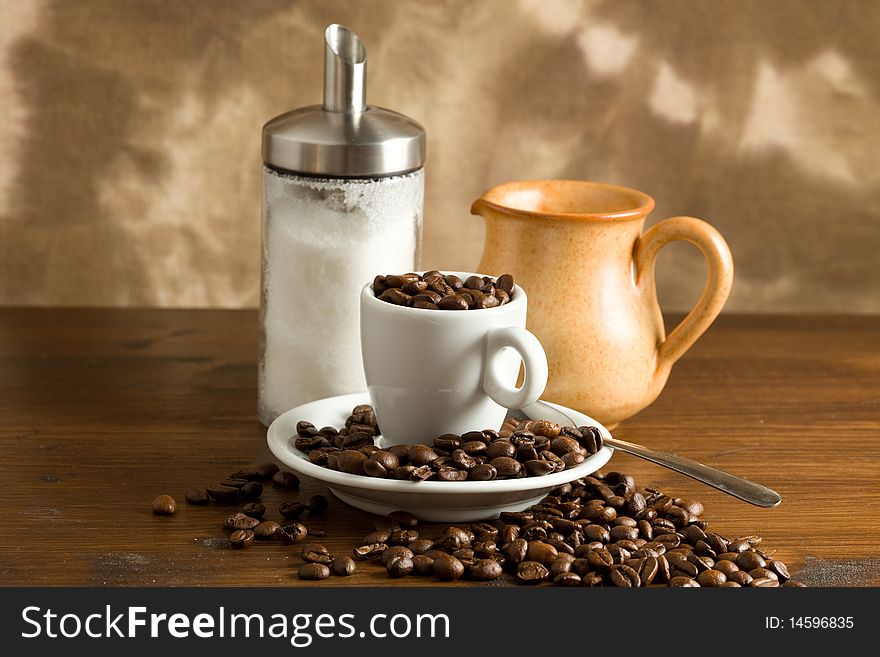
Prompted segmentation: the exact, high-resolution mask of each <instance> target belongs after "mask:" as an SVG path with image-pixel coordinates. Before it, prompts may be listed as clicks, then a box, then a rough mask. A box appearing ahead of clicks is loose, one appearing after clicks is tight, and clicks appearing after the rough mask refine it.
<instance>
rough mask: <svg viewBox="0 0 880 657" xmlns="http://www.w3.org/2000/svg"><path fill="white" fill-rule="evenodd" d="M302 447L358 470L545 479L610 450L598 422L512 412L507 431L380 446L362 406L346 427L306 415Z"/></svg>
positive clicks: (300, 426)
mask: <svg viewBox="0 0 880 657" xmlns="http://www.w3.org/2000/svg"><path fill="white" fill-rule="evenodd" d="M296 432H297V436H298V437H297V438H296V439H295V440H294V445H295V447H296V448H297V449H299V450H301V451H303V452H305V453H307V454H308V458H309V461H310V462H312V463H314V464H315V465H320V466H323V467H325V468H330V469H331V470H339V471H340V472H345V473H348V474H353V475H365V476H368V477H383V478H391V479H403V480H408V481H427V480H431V481H490V480H492V479H515V478H518V477H541V476H544V475H548V474H550V473H552V472H560V471H562V470H565V469H566V468H571V467H574V466H576V465H579V464H580V463H583V462H584V460H585V459H586V458H587V457H588V456H590V455H591V454H595V453H596V452H598V451H599V450H600V449H602V434H601V432H600V431H599V428H598V427H595V426H583V427H563V426H560V425H559V424H556V423H554V422H549V421H547V420H527V421H517V420H513V419H510V418H508V419H507V420H505V422H504V424H503V425H502V427H501V429H500V430H498V431H495V430H493V429H485V430H483V431H468V432H467V433H464V434H462V435H456V434H445V435H443V436H440V437H438V438H436V439H435V440H434V444H433V445H424V444H417V445H393V446H391V447H388V448H387V449H380V448H379V447H378V446H376V445H375V444H374V437H375V436H376V435H378V434H379V427H378V426H377V425H376V415H375V413H374V412H373V409H372V408H370V406H368V405H361V406H356V407H355V408H354V410H352V413H351V416H350V417H349V418H348V419H347V420H346V422H345V426H344V427H342V428H341V429H338V430H337V429H336V428H334V427H324V428H323V429H317V428H315V426H314V425H313V424H312V423H311V422H307V421H305V420H302V421H300V422H298V423H297V425H296Z"/></svg>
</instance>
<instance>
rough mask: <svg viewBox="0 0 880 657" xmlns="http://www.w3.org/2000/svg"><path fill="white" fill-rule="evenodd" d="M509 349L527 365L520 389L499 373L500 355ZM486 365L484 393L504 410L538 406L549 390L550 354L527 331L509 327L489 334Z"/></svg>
mask: <svg viewBox="0 0 880 657" xmlns="http://www.w3.org/2000/svg"><path fill="white" fill-rule="evenodd" d="M506 348H510V349H514V350H515V351H516V352H517V353H518V354H519V356H520V358H522V360H523V364H524V365H525V378H524V379H523V384H522V387H520V388H517V387H516V386H515V385H513V384H511V383H510V382H508V381H505V380H503V378H502V376H501V372H500V371H499V369H500V368H499V359H498V355H499V354H500V353H501V351H502V350H504V349H506ZM483 362H484V363H485V371H484V373H483V392H485V393H486V394H487V395H489V396H490V397H491V398H492V399H493V400H494V401H495V403H497V404H500V405H501V406H503V407H504V408H510V409H516V408H522V407H524V406H528V405H529V404H533V403H535V402H536V401H537V400H538V399H540V397H541V395H542V394H543V392H544V388H545V387H546V386H547V372H548V370H547V354H545V353H544V347H542V346H541V343H540V342H538V338H536V337H535V336H534V335H532V334H531V333H529V332H528V331H527V330H526V329H524V328H520V327H518V326H510V327H506V328H496V329H492V330H491V331H489V333H488V334H487V335H486V348H485V351H484V360H483Z"/></svg>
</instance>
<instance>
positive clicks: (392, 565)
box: [385, 556, 415, 579]
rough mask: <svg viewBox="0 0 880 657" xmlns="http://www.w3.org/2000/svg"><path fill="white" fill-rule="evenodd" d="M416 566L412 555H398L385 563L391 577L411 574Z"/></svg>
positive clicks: (396, 577)
mask: <svg viewBox="0 0 880 657" xmlns="http://www.w3.org/2000/svg"><path fill="white" fill-rule="evenodd" d="M414 567H415V566H414V565H413V561H412V558H411V557H404V556H397V557H394V558H393V559H391V560H390V561H389V562H388V563H387V564H386V565H385V570H387V571H388V574H389V575H390V576H391V577H394V578H395V579H398V578H401V577H406V576H407V575H409V574H410V573H411V572H412V571H413V568H414Z"/></svg>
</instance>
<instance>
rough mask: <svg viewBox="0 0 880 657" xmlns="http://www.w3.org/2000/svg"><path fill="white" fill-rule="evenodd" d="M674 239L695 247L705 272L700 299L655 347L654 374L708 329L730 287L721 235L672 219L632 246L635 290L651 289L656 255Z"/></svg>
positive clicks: (691, 221)
mask: <svg viewBox="0 0 880 657" xmlns="http://www.w3.org/2000/svg"><path fill="white" fill-rule="evenodd" d="M675 240H682V241H685V242H690V243H691V244H693V245H694V246H696V247H697V248H698V249H699V250H700V252H701V253H702V254H703V257H704V258H705V259H706V264H707V265H708V268H709V272H708V276H707V278H706V287H705V288H703V294H702V295H701V296H700V300H699V301H697V304H696V305H695V306H694V307H693V309H692V310H691V311H690V312H689V313H688V314H687V317H685V318H684V319H683V320H682V321H681V323H680V324H679V325H678V326H676V327H675V328H674V329H673V330H672V332H671V333H669V335H667V336H666V339H665V340H664V341H663V343H662V344H660V346H659V347H658V349H657V370H658V371H660V370H663V369H665V368H669V367H671V366H672V364H673V363H674V362H675V361H677V360H678V359H679V358H681V356H682V355H683V354H684V352H686V351H687V350H688V349H690V347H691V346H692V345H693V344H694V342H696V341H697V338H699V337H700V336H701V335H702V334H703V333H704V332H705V330H706V329H707V328H709V325H710V324H711V323H712V322H713V321H714V319H715V318H716V317H717V316H718V313H720V312H721V308H722V307H723V306H724V302H725V301H727V296H728V295H729V294H730V287H731V285H732V284H733V256H732V255H731V253H730V248H729V247H728V246H727V242H726V241H725V240H724V238H723V237H722V236H721V233H719V232H718V231H717V230H715V228H713V227H712V226H711V225H710V224H708V223H706V222H705V221H702V220H700V219H696V218H694V217H672V218H670V219H665V220H663V221H661V222H659V223H657V224H655V225H654V226H652V227H651V228H649V229H648V230H647V231H645V234H644V235H642V236H641V237H640V238H639V240H638V242H637V243H636V247H635V253H634V259H635V266H636V283H637V285H638V286H639V287H643V288H645V289H653V287H654V263H655V260H656V258H657V253H658V252H659V251H660V249H662V248H663V247H664V246H666V245H667V244H669V243H670V242H673V241H675Z"/></svg>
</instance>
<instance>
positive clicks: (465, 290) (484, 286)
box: [373, 270, 513, 310]
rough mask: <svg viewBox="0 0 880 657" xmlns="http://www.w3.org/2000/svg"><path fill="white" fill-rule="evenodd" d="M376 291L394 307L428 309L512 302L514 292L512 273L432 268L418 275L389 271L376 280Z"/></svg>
mask: <svg viewBox="0 0 880 657" xmlns="http://www.w3.org/2000/svg"><path fill="white" fill-rule="evenodd" d="M373 292H374V293H375V294H376V298H378V299H380V300H381V301H386V302H388V303H392V304H394V305H395V306H407V307H409V308H422V309H427V310H477V309H481V308H495V307H497V306H503V305H504V304H505V303H509V302H510V299H511V296H512V295H513V276H511V275H510V274H503V275H501V276H499V277H498V278H497V279H495V280H493V279H492V278H490V277H489V276H469V277H468V278H467V279H465V280H461V278H459V277H458V276H456V275H455V274H443V273H441V272H439V271H436V270H434V271H429V272H425V273H424V274H422V275H419V274H413V273H410V274H388V275H387V276H376V278H374V279H373Z"/></svg>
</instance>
